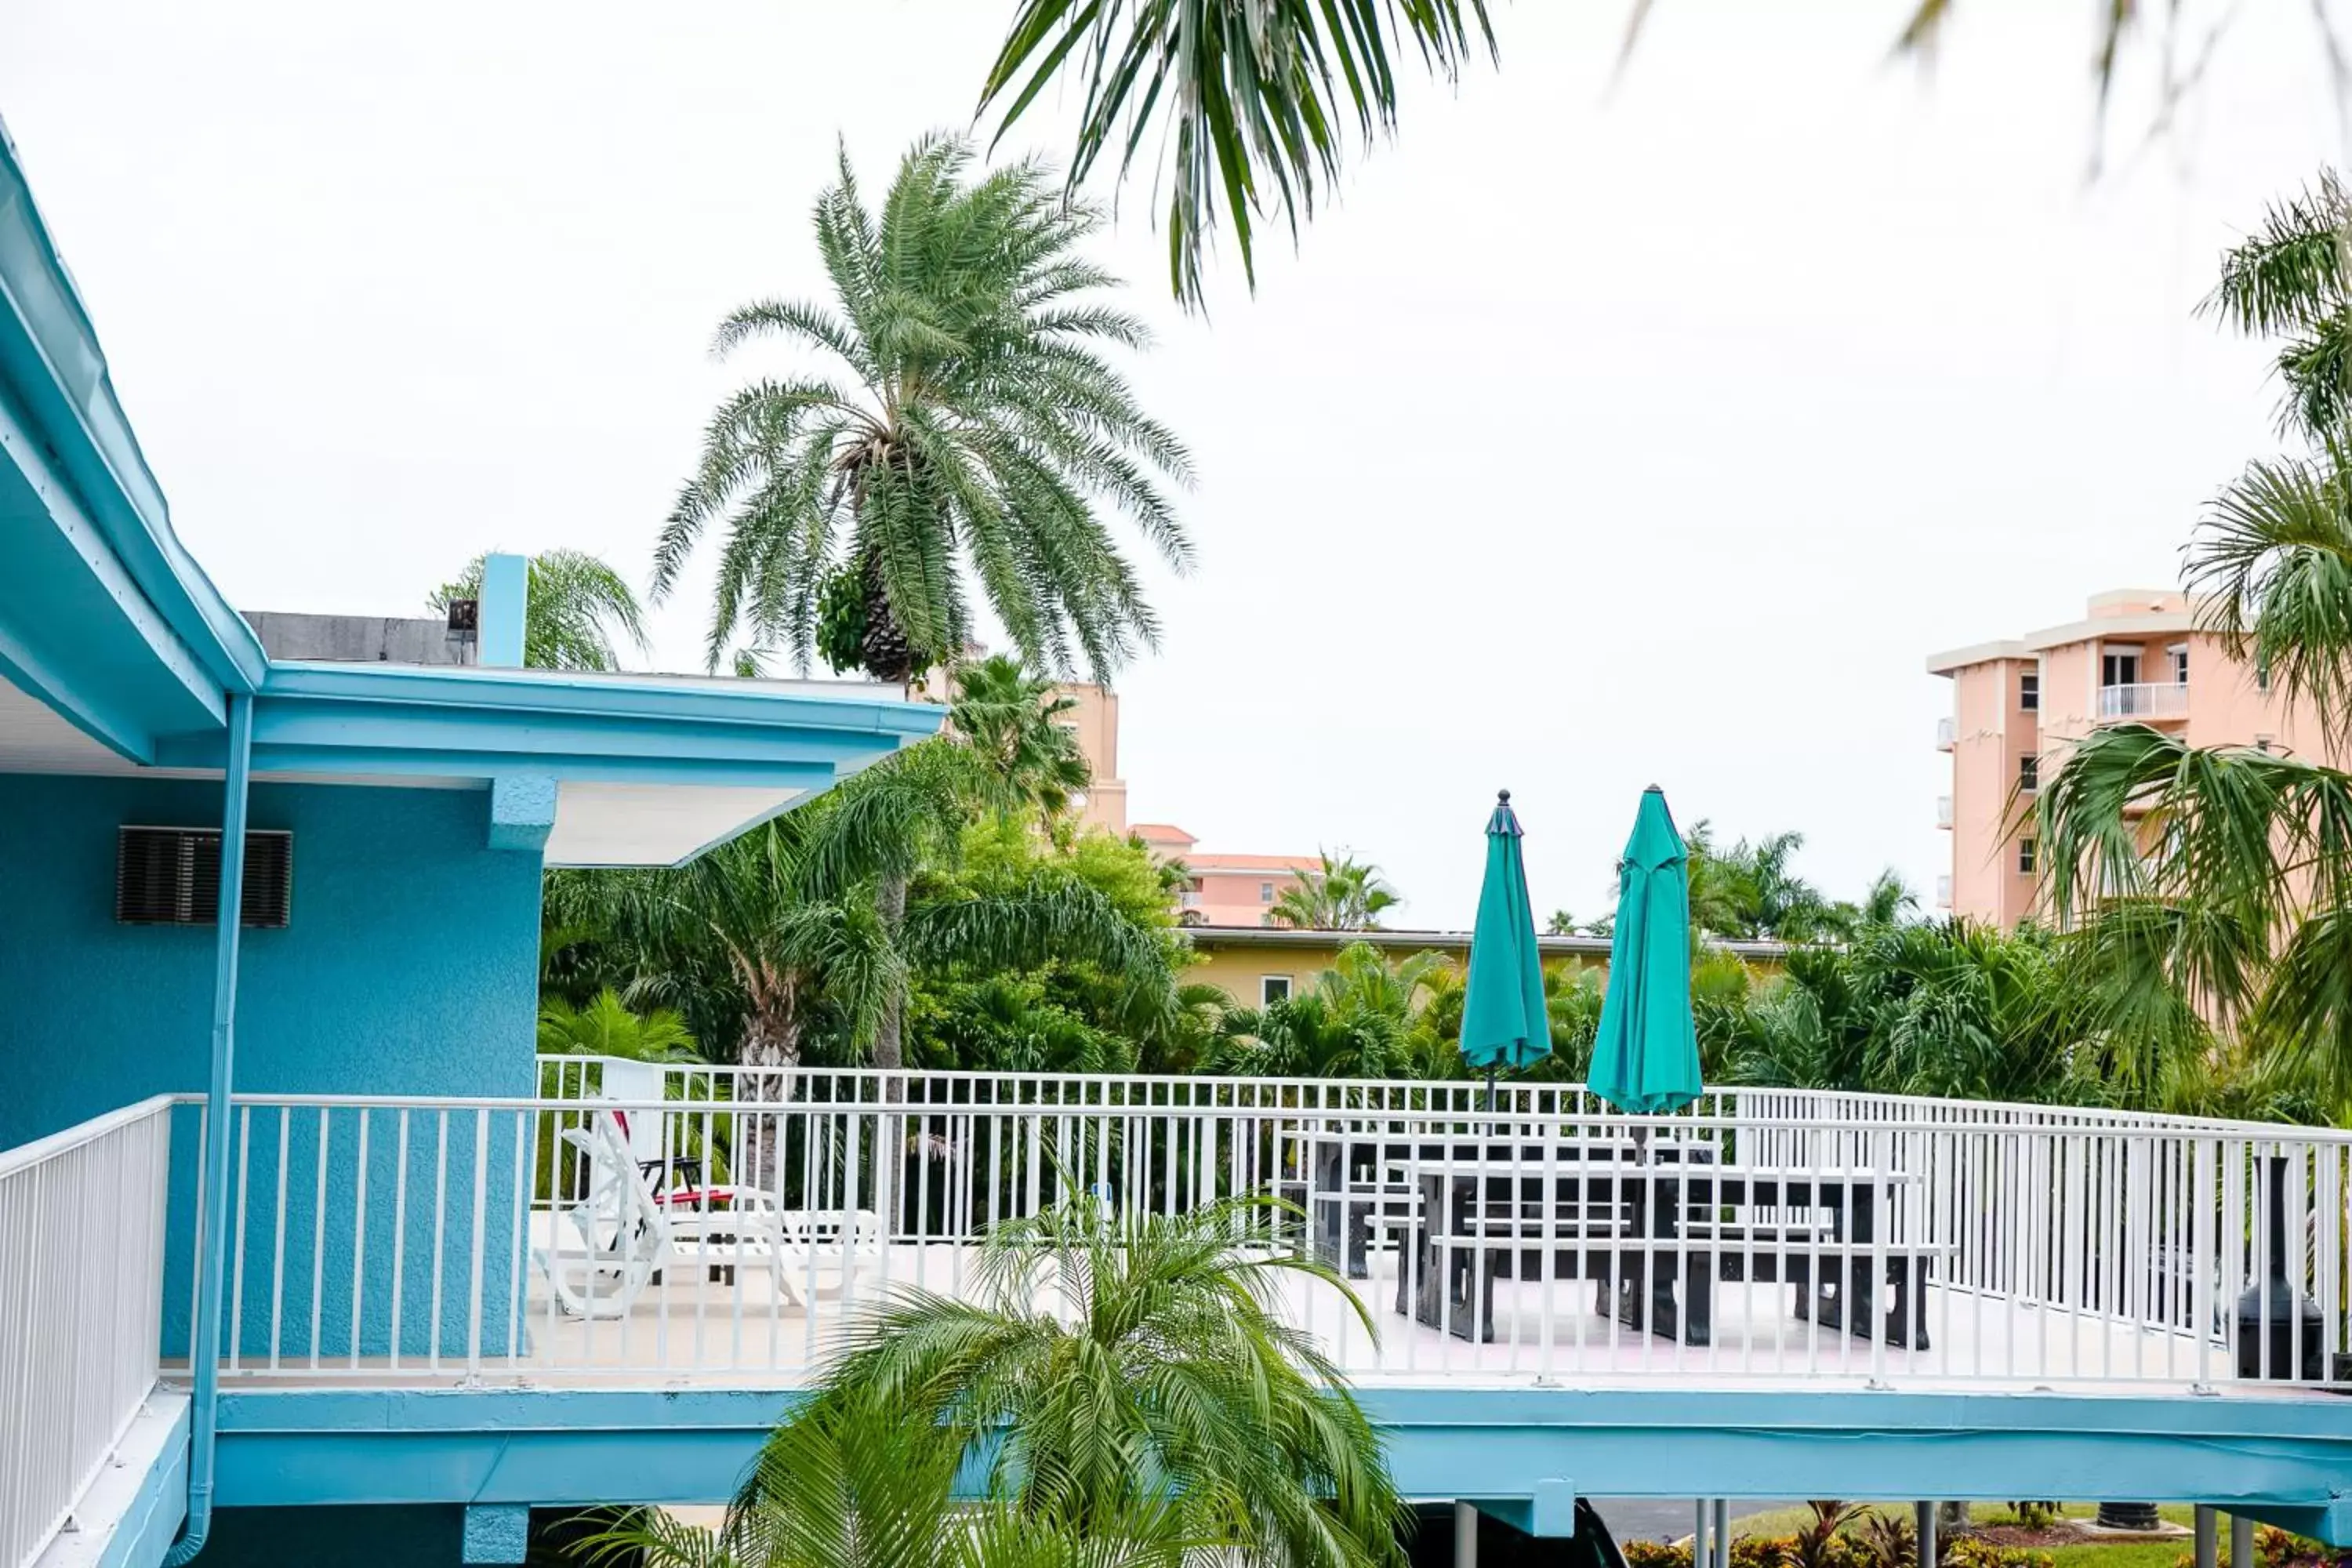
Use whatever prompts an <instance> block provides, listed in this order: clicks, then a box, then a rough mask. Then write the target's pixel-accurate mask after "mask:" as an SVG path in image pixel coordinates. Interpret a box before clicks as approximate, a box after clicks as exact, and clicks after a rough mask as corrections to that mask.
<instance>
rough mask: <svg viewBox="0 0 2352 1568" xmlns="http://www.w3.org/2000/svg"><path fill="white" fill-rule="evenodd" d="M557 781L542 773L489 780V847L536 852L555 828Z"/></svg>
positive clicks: (510, 775)
mask: <svg viewBox="0 0 2352 1568" xmlns="http://www.w3.org/2000/svg"><path fill="white" fill-rule="evenodd" d="M555 798H556V786H555V781H554V780H553V779H551V778H548V777H546V776H545V775H543V774H539V773H500V774H499V775H498V776H497V777H495V778H493V779H492V780H490V847H491V848H493V849H516V850H520V851H522V852H524V853H526V854H530V855H537V854H539V853H541V851H542V850H544V849H545V848H546V847H547V836H548V835H549V834H550V833H551V832H552V831H554V828H555Z"/></svg>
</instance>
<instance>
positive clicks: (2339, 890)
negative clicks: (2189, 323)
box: [2035, 175, 2352, 1100]
mask: <svg viewBox="0 0 2352 1568" xmlns="http://www.w3.org/2000/svg"><path fill="white" fill-rule="evenodd" d="M2347 245H2352V203H2348V202H2347V196H2346V193H2345V191H2344V189H2343V187H2342V186H2341V184H2339V183H2338V182H2337V181H2336V179H2335V178H2334V176H2332V175H2326V176H2323V177H2322V178H2321V180H2320V181H2319V183H2318V184H2317V185H2316V187H2315V188H2314V189H2312V190H2308V191H2305V193H2303V194H2302V195H2300V196H2298V197H2297V198H2295V199H2294V200H2292V201H2289V202H2286V203H2284V204H2282V205H2279V206H2277V207H2275V208H2273V211H2272V212H2271V213H2270V214H2269V216H2268V217H2267V218H2266V220H2265V221H2264V223H2263V226H2262V227H2261V229H2260V230H2259V231H2257V232H2256V233H2255V234H2254V235H2252V237H2249V238H2248V239H2247V240H2246V241H2245V242H2244V243H2243V244H2242V245H2240V246H2239V247H2237V248H2235V249H2234V250H2232V251H2231V253H2230V255H2229V256H2228V258H2226V259H2225V260H2224V262H2223V265H2222V271H2221V282H2220V284H2219V285H2218V286H2217V287H2216V289H2214V291H2213V294H2212V295H2211V296H2210V299H2209V300H2208V301H2207V309H2208V310H2209V311H2210V313H2212V314H2215V315H2218V316H2220V317H2221V318H2222V319H2223V320H2224V321H2226V322H2227V323H2228V324H2230V325H2231V326H2233V327H2235V328H2237V329H2238V330H2240V331H2247V332H2252V333H2260V334H2264V335H2271V336H2276V337H2281V338H2283V339H2284V346H2283V348H2282V349H2281V351H2280V354H2279V361H2278V365H2279V375H2280V381H2281V384H2282V388H2283V393H2284V395H2283V397H2282V402H2281V409H2280V423H2281V426H2282V427H2283V428H2284V430H2286V431H2287V432H2288V433H2289V434H2290V435H2292V436H2294V437H2299V438H2300V439H2301V440H2302V442H2303V443H2304V446H2305V451H2304V452H2303V453H2302V454H2300V455H2292V456H2287V457H2283V458H2277V459H2274V460H2270V461H2260V462H2256V463H2253V464H2252V465H2250V466H2249V467H2248V468H2247V470H2246V472H2245V473H2244V474H2243V475H2242V476H2241V477H2240V478H2239V479H2237V480H2235V481H2234V482H2232V483H2231V485H2229V486H2228V487H2227V488H2225V489H2223V490H2222V491H2221V494H2220V495H2219V496H2218V497H2216V499H2215V500H2214V501H2213V502H2212V503H2211V505H2210V507H2209V509H2208V510H2207V512H2206V515H2205V516H2204V517H2203V518H2202V519H2201V520H2200V523H2199V525H2198V530H2197V532H2196V535H2195V537H2194V538H2193V539H2192V541H2191V542H2190V545H2189V551H2188V556H2187V563H2186V567H2185V572H2184V575H2185V576H2186V578H2187V580H2188V583H2189V587H2190V590H2191V592H2192V594H2194V595H2196V596H2197V599H2198V602H2199V605H2200V616H2201V620H2202V624H2203V625H2204V626H2206V627H2207V628H2209V629H2210V630H2212V631H2214V632H2216V633H2218V634H2219V635H2220V637H2221V638H2222V640H2223V643H2224V646H2225V647H2227V648H2228V650H2229V651H2230V653H2231V656H2232V657H2233V658H2237V659H2240V660H2242V661H2245V662H2247V663H2250V664H2251V665H2252V667H2253V668H2254V670H2255V671H2256V675H2257V679H2260V680H2261V681H2263V683H2264V684H2266V685H2268V686H2269V687H2270V689H2272V690H2273V691H2275V692H2276V693H2278V694H2279V696H2280V697H2281V699H2282V700H2284V702H2286V703H2287V704H2288V705H2290V706H2291V707H2293V708H2294V709H2296V710H2300V711H2302V712H2304V713H2306V714H2308V715H2310V716H2311V717H2312V718H2313V719H2314V720H2315V724H2316V728H2317V730H2318V732H2319V736H2320V747H2319V752H2320V754H2318V755H2315V756H2293V755H2288V754H2286V753H2284V752H2270V751H2267V750H2264V749H2263V748H2260V747H2218V748H2216V747H2195V746H2190V745H2189V744H2188V743H2187V742H2186V741H2185V740H2184V739H2183V738H2182V737H2179V736H2177V735H2172V734H2168V733H2164V732H2161V731H2158V730H2155V729H2153V728H2151V727H2148V726H2145V725H2137V724H2126V725H2114V726H2108V727H2103V728H2101V729H2098V730H2095V731H2093V732H2092V733H2091V734H2090V735H2088V736H2086V737H2085V738H2084V740H2082V741H2081V742H2077V743H2076V744H2075V745H2074V746H2073V747H2072V748H2071V749H2070V750H2069V752H2068V754H2067V756H2066V759H2065V762H2064V763H2063V766H2062V767H2061V768H2060V769H2059V771H2058V773H2057V775H2056V776H2055V778H2054V779H2053V780H2051V781H2050V782H2049V783H2048V784H2045V786H2044V788H2043V789H2042V792H2041V793H2040V798H2039V800H2038V801H2037V802H2036V805H2035V811H2036V814H2037V816H2038V818H2039V832H2040V837H2041V838H2042V842H2043V844H2044V846H2045V847H2047V849H2048V850H2049V852H2050V860H2051V871H2050V882H2049V889H2048V895H2049V898H2050V900H2051V904H2052V907H2053V910H2055V911H2056V912H2057V914H2058V915H2059V916H2060V917H2061V918H2062V919H2064V920H2067V921H2071V922H2074V924H2075V925H2077V926H2078V927H2080V928H2081V931H2082V937H2083V940H2084V944H2085V946H2086V948H2089V949H2091V950H2092V951H2095V952H2098V953H2099V954H2100V955H2101V956H2102V957H2103V959H2104V960H2105V965H2106V967H2105V972H2104V973H2103V974H2102V976H2101V994H2102V996H2103V997H2104V998H2105V999H2106V1000H2107V1001H2109V1002H2110V1003H2111V1004H2112V1005H2117V1006H2120V1007H2123V1008H2126V1009H2127V1010H2128V1011H2129V1013H2130V1014H2131V1015H2132V1016H2143V1017H2145V1016H2151V1014H2155V1015H2163V1014H2168V1013H2178V1012H2179V1011H2180V1010H2181V1008H2182V1007H2183V1006H2184V1005H2185V1004H2181V1003H2179V1001H2178V998H2180V997H2183V996H2188V997H2195V998H2199V999H2200V1002H2201V1003H2202V1005H2204V1006H2205V1007H2206V1008H2207V1009H2208V1010H2209V1011H2210V1014H2211V1015H2212V1016H2213V1017H2214V1018H2215V1019H2216V1020H2217V1021H2218V1022H2219V1023H2220V1024H2221V1026H2223V1027H2224V1028H2225V1029H2227V1030H2231V1031H2233V1032H2234V1033H2235V1034H2236V1036H2237V1047H2236V1048H2237V1049H2238V1050H2240V1051H2241V1052H2243V1053H2248V1054H2251V1055H2252V1056H2254V1057H2257V1058H2259V1057H2261V1056H2264V1055H2268V1054H2271V1053H2284V1054H2286V1055H2288V1056H2289V1057H2291V1058H2297V1061H2298V1062H2299V1064H2300V1066H2302V1067H2303V1068H2307V1069H2310V1070H2312V1071H2313V1072H2315V1075H2316V1077H2317V1079H2318V1080H2319V1081H2321V1082H2322V1083H2324V1084H2325V1085H2326V1089H2327V1090H2328V1091H2329V1092H2330V1093H2332V1094H2334V1095H2335V1096H2336V1097H2337V1099H2339V1100H2341V1099H2343V1098H2344V1097H2346V1096H2347V1095H2352V772H2347V771H2346V770H2345V768H2344V767H2343V766H2342V765H2341V764H2342V762H2343V760H2344V752H2345V748H2346V744H2347V739H2352V444H2348V443H2347V424H2346V420H2347V410H2352V353H2347V349H2352V258H2347Z"/></svg>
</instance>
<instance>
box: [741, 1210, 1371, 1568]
mask: <svg viewBox="0 0 2352 1568" xmlns="http://www.w3.org/2000/svg"><path fill="white" fill-rule="evenodd" d="M1276 1207H1277V1205H1272V1204H1270V1203H1267V1202H1265V1200H1231V1201H1227V1202H1224V1203H1221V1204H1212V1205H1207V1206H1205V1207H1202V1208H1200V1209H1198V1210H1195V1211H1193V1212H1192V1213H1189V1214H1184V1215H1146V1216H1142V1217H1131V1216H1130V1217H1118V1216H1113V1215H1107V1214H1104V1213H1103V1212H1101V1209H1100V1207H1099V1206H1098V1205H1096V1204H1095V1203H1093V1202H1091V1201H1076V1202H1071V1203H1067V1204H1065V1205H1063V1206H1061V1207H1059V1208H1055V1209H1051V1210H1048V1211H1046V1212H1045V1213H1044V1214H1041V1215H1035V1216H1034V1217H1031V1218H1026V1219H1020V1220H1013V1221H1008V1222H1006V1223H1004V1224H1003V1225H1000V1226H997V1227H996V1228H995V1229H994V1230H993V1231H992V1232H991V1233H990V1236H989V1239H988V1242H987V1244H986V1247H985V1248H984V1249H983V1251H982V1256H981V1260H980V1264H979V1267H978V1268H977V1271H976V1275H975V1280H976V1290H975V1292H974V1296H975V1299H974V1300H956V1299H952V1298H949V1297H944V1296H938V1295H933V1294H930V1293H929V1292H925V1291H920V1290H912V1289H908V1290H901V1291H898V1292H897V1293H895V1294H893V1295H892V1296H891V1297H890V1298H889V1299H888V1300H887V1301H886V1302H885V1303H884V1304H883V1305H882V1306H880V1307H879V1308H877V1310H874V1311H873V1312H871V1313H869V1314H867V1315H866V1317H865V1318H864V1320H863V1321H860V1322H859V1323H858V1324H856V1326H855V1327H854V1328H853V1329H852V1330H851V1331H850V1342H849V1347H848V1349H847V1351H846V1352H845V1354H844V1355H843V1356H842V1358H841V1359H840V1360H839V1361H838V1362H837V1363H835V1367H834V1369H833V1371H832V1372H831V1373H830V1374H829V1375H828V1376H827V1378H826V1380H825V1382H824V1384H823V1385H822V1387H821V1390H820V1392H819V1393H818V1394H817V1395H816V1397H815V1398H814V1400H813V1402H812V1404H811V1405H809V1406H808V1407H807V1411H806V1413H805V1414H804V1415H803V1416H801V1417H796V1418H795V1420H794V1422H793V1423H792V1424H790V1425H788V1426H786V1427H785V1428H783V1429H782V1430H780V1431H779V1433H778V1434H777V1436H776V1438H775V1440H774V1441H775V1443H776V1444H779V1445H792V1444H796V1443H798V1442H800V1441H802V1438H801V1436H800V1435H799V1434H798V1433H797V1431H796V1430H795V1429H796V1428H797V1427H798V1426H801V1425H802V1424H803V1422H804V1421H818V1422H825V1421H841V1422H844V1423H854V1422H855V1420H856V1415H857V1413H858V1412H861V1411H876V1412H882V1413H885V1415H886V1417H887V1419H888V1420H889V1421H891V1422H892V1423H894V1424H896V1425H898V1426H902V1427H906V1428H908V1429H915V1430H921V1431H926V1432H931V1431H936V1432H940V1433H943V1434H946V1435H947V1436H948V1437H949V1439H950V1442H951V1444H952V1447H953V1449H954V1454H955V1458H956V1460H957V1461H958V1462H961V1461H962V1460H963V1459H964V1458H966V1457H971V1458H982V1457H985V1458H986V1461H987V1464H988V1467H989V1468H988V1472H987V1475H988V1482H989V1489H990V1493H991V1495H992V1496H994V1497H997V1498H1000V1499H1003V1500H1006V1501H1009V1502H1010V1503H1012V1504H1013V1506H1014V1507H1016V1508H1017V1509H1018V1510H1020V1512H1021V1513H1022V1514H1023V1515H1024V1517H1026V1518H1028V1519H1031V1520H1034V1521H1038V1522H1039V1523H1040V1524H1042V1525H1045V1526H1047V1527H1050V1528H1052V1529H1054V1530H1058V1531H1072V1532H1075V1533H1076V1535H1077V1536H1078V1537H1080V1538H1082V1539H1084V1540H1087V1541H1089V1542H1102V1541H1107V1540H1117V1539H1120V1538H1122V1537H1124V1536H1126V1535H1127V1534H1128V1533H1129V1531H1131V1530H1132V1528H1133V1524H1134V1521H1136V1520H1137V1519H1138V1518H1139V1517H1155V1515H1154V1510H1174V1512H1175V1515H1176V1516H1178V1517H1177V1519H1176V1522H1177V1524H1178V1525H1179V1526H1180V1528H1181V1533H1184V1534H1189V1535H1192V1536H1194V1537H1199V1538H1205V1539H1209V1540H1213V1541H1214V1542H1218V1543H1219V1544H1220V1545H1222V1546H1224V1547H1227V1548H1229V1549H1231V1551H1232V1552H1234V1557H1233V1558H1232V1559H1231V1560H1233V1561H1240V1562H1247V1563H1264V1564H1269V1565H1277V1564H1278V1565H1283V1568H1354V1565H1360V1564H1373V1563H1391V1562H1393V1561H1395V1560H1396V1558H1397V1555H1398V1548H1397V1533H1396V1532H1397V1526H1398V1522H1399V1519H1400V1516H1401V1504H1400V1503H1399V1501H1398V1499H1397V1495H1396V1491H1395V1489H1394V1487H1393V1486H1392V1484H1391V1481H1390V1479H1389V1475H1388V1469H1387V1466H1386V1464H1385V1462H1384V1460H1383V1458H1382V1455H1381V1441H1380V1438H1379V1436H1378V1435H1377V1434H1376V1433H1375V1432H1374V1430H1373V1428H1372V1426H1371V1424H1370V1421H1369V1420H1367V1419H1366V1417H1365V1415H1364V1413H1363V1411H1362V1410H1361V1409H1360V1407H1359V1406H1358V1405H1357V1404H1356V1402H1355V1400H1354V1398H1353V1397H1352V1396H1351V1395H1350V1394H1349V1392H1348V1390H1347V1385H1346V1383H1345V1381H1344V1380H1343V1379H1342V1378H1341V1376H1340V1375H1339V1369H1338V1368H1337V1367H1336V1366H1335V1365H1333V1364H1332V1363H1331V1362H1330V1361H1329V1359H1328V1357H1327V1356H1326V1355H1325V1354H1324V1353H1323V1352H1322V1350H1321V1349H1320V1348H1319V1347H1318V1344H1317V1343H1316V1342H1315V1341H1314V1340H1313V1339H1311V1338H1310V1337H1308V1336H1307V1334H1305V1333H1303V1332H1301V1331H1298V1330H1297V1329H1296V1328H1294V1327H1292V1326H1291V1325H1290V1323H1289V1322H1288V1321H1287V1320H1286V1315H1285V1310H1284V1307H1283V1304H1282V1301H1283V1289H1284V1286H1285V1284H1286V1281H1290V1280H1297V1279H1304V1280H1306V1281H1307V1282H1308V1284H1309V1286H1310V1288H1315V1289H1330V1290H1332V1291H1334V1292H1335V1293H1337V1295H1338V1296H1339V1298H1340V1299H1341V1300H1344V1301H1346V1302H1347V1303H1348V1304H1349V1307H1350V1308H1352V1310H1354V1311H1355V1313H1356V1315H1357V1318H1358V1321H1360V1323H1361V1324H1362V1326H1363V1328H1364V1331H1365V1332H1366V1333H1367V1334H1370V1333H1372V1332H1373V1331H1374V1329H1373V1324H1372V1320H1371V1318H1370V1314H1369V1313H1367V1312H1366V1311H1365V1310H1364V1308H1363V1305H1362V1303H1361V1302H1360V1301H1358V1300H1356V1299H1355V1297H1354V1296H1353V1294H1352V1293H1350V1292H1349V1290H1348V1289H1347V1286H1346V1284H1345V1283H1344V1282H1343V1281H1341V1280H1340V1279H1338V1277H1337V1276H1335V1275H1334V1274H1332V1273H1331V1271H1330V1270H1329V1269H1328V1268H1324V1267H1323V1266H1322V1265H1320V1264H1318V1263H1315V1262H1312V1261H1310V1260H1307V1259H1305V1258H1297V1257H1293V1256H1288V1255H1281V1254H1269V1253H1264V1252H1257V1251H1250V1250H1244V1249H1238V1248H1237V1247H1235V1245H1234V1243H1235V1241H1236V1239H1237V1238H1238V1237H1243V1236H1244V1235H1247V1234H1250V1233H1252V1232H1262V1231H1263V1229H1264V1227H1265V1222H1266V1220H1267V1219H1268V1218H1269V1217H1270V1211H1274V1210H1276ZM800 1484H802V1483H801V1482H800V1481H799V1479H798V1478H797V1475H796V1474H795V1472H794V1471H793V1469H791V1468H788V1467H787V1466H784V1465H782V1464H777V1465H766V1464H763V1465H762V1467H761V1471H760V1472H759V1474H757V1475H755V1476H754V1477H753V1479H752V1480H751V1483H750V1484H749V1485H748V1486H747V1487H746V1489H745V1490H744V1492H743V1494H742V1495H741V1496H740V1497H739V1498H738V1500H737V1503H736V1509H737V1512H738V1515H739V1516H744V1517H748V1516H750V1515H752V1514H755V1513H757V1512H759V1511H760V1510H762V1509H764V1508H767V1507H769V1506H770V1505H771V1499H770V1498H769V1495H768V1494H769V1492H770V1491H771V1489H773V1488H776V1487H779V1486H781V1487H782V1489H784V1490H786V1491H789V1490H791V1489H792V1488H793V1487H795V1486H798V1485H800ZM776 1505H777V1506H782V1502H781V1500H776ZM1162 1522H1163V1523H1165V1522H1166V1521H1164V1520H1163V1521H1162Z"/></svg>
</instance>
